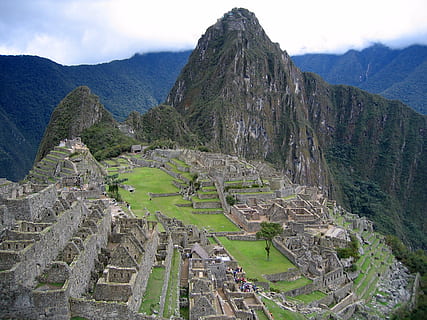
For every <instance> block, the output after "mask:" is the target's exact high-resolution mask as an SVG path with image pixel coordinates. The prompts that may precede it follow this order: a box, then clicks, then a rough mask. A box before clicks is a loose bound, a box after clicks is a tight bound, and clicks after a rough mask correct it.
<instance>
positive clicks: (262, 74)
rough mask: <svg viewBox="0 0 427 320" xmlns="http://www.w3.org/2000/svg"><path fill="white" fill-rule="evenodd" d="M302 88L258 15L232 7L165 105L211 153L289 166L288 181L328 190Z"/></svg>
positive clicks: (205, 38)
mask: <svg viewBox="0 0 427 320" xmlns="http://www.w3.org/2000/svg"><path fill="white" fill-rule="evenodd" d="M303 86H304V77H303V75H302V73H301V72H300V71H299V70H298V69H297V68H296V67H295V66H294V64H293V63H292V61H291V60H290V58H289V56H288V55H287V54H286V53H285V52H282V51H281V49H280V47H279V46H278V45H277V44H274V43H272V42H271V41H270V39H269V38H268V37H267V35H266V34H265V32H264V30H263V29H262V27H261V26H260V24H259V22H258V20H257V18H256V17H255V15H254V14H253V13H251V12H249V11H247V10H245V9H233V10H232V11H231V12H229V13H227V14H225V15H224V17H223V18H222V19H220V20H218V22H217V23H216V24H215V25H213V26H212V27H210V28H209V29H208V30H207V31H206V33H205V34H204V35H203V36H202V38H201V39H200V40H199V42H198V44H197V47H196V49H195V50H194V51H193V53H192V54H191V56H190V58H189V62H188V64H187V65H186V67H185V68H184V69H183V71H182V73H181V75H180V76H179V78H178V80H177V81H176V83H175V86H174V87H173V89H172V91H171V92H170V94H169V96H168V98H167V101H166V103H167V104H170V105H172V106H174V107H175V108H176V109H177V110H178V112H180V113H181V114H182V115H183V116H184V118H186V119H187V123H188V125H189V127H190V129H191V130H192V131H193V132H194V133H196V134H197V135H198V136H199V137H200V139H201V140H202V142H203V143H205V144H206V145H207V146H208V147H209V148H210V149H212V150H214V151H221V152H224V153H230V154H236V155H239V156H243V157H246V158H250V159H251V158H252V159H253V158H258V159H267V160H269V161H272V162H275V163H279V164H281V165H284V164H286V166H285V168H286V172H287V174H289V175H290V176H291V177H292V179H293V180H295V181H299V182H300V183H303V184H316V185H327V184H328V176H329V175H328V173H327V168H326V166H325V160H324V155H323V153H322V151H321V150H320V148H319V143H318V139H317V136H316V133H315V132H314V131H313V129H312V128H311V126H310V124H309V122H308V118H309V115H308V111H309V110H308V109H307V107H306V105H305V101H304V100H305V97H304V91H303Z"/></svg>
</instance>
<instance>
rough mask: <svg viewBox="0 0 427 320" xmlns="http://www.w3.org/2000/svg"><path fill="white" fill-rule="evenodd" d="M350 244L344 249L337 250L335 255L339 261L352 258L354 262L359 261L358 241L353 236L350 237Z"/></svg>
mask: <svg viewBox="0 0 427 320" xmlns="http://www.w3.org/2000/svg"><path fill="white" fill-rule="evenodd" d="M350 239H351V241H350V244H349V245H348V247H346V248H337V249H336V251H337V255H338V258H340V259H347V258H350V257H353V258H354V260H358V259H359V241H358V240H357V238H356V236H355V235H350Z"/></svg>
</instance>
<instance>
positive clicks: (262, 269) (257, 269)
mask: <svg viewBox="0 0 427 320" xmlns="http://www.w3.org/2000/svg"><path fill="white" fill-rule="evenodd" d="M218 239H219V240H220V242H221V244H222V245H223V246H224V247H225V248H226V249H227V250H228V251H229V252H230V253H231V255H232V256H233V257H234V258H235V259H236V260H237V261H238V262H239V265H240V266H242V267H243V270H244V271H245V273H246V277H247V278H248V279H260V280H261V279H262V280H261V281H267V280H266V279H264V277H262V274H273V273H279V272H285V271H286V270H288V269H289V268H295V266H294V265H293V264H292V263H291V262H290V261H289V260H288V258H286V257H285V256H284V255H282V254H281V253H280V252H279V251H278V250H277V249H276V248H275V247H272V248H271V251H270V260H267V259H266V258H265V254H264V252H265V248H264V241H262V240H260V241H243V240H229V239H227V238H226V237H219V238H218ZM309 283H311V280H309V279H307V278H304V277H301V278H299V279H297V280H295V281H278V282H275V283H272V284H271V286H272V287H273V288H276V289H278V290H279V291H289V290H292V289H295V288H300V287H302V286H304V285H307V284H309Z"/></svg>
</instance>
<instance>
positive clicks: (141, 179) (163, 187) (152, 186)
mask: <svg viewBox="0 0 427 320" xmlns="http://www.w3.org/2000/svg"><path fill="white" fill-rule="evenodd" d="M120 178H126V179H128V180H127V181H126V182H124V183H125V184H128V185H131V186H133V187H134V188H135V191H133V192H129V191H126V190H124V189H120V195H121V196H122V198H123V200H124V201H126V202H128V203H129V204H130V205H131V209H132V212H133V213H134V214H135V215H136V216H138V217H145V214H146V212H147V210H148V211H149V212H150V217H149V218H150V219H155V217H154V216H155V213H156V211H160V212H162V213H163V214H165V215H167V216H169V217H175V218H177V219H178V220H181V221H182V222H184V223H185V224H192V225H195V226H197V227H199V228H206V229H207V230H209V231H239V229H238V228H237V227H236V226H235V225H234V224H233V223H232V222H231V221H230V220H228V219H227V218H226V217H225V216H224V215H223V214H194V213H192V212H193V211H196V210H195V209H193V208H192V207H191V201H186V200H183V199H182V196H181V195H177V196H169V197H157V198H154V197H153V198H150V195H149V193H176V192H179V189H178V188H177V187H175V186H174V185H173V184H172V181H173V180H174V178H173V177H171V176H170V175H168V174H167V173H165V172H164V171H162V170H160V169H156V168H147V167H142V168H135V169H134V170H133V171H132V172H129V173H122V174H120ZM177 205H189V206H188V207H182V206H177Z"/></svg>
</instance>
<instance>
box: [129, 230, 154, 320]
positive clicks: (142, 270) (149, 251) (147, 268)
mask: <svg viewBox="0 0 427 320" xmlns="http://www.w3.org/2000/svg"><path fill="white" fill-rule="evenodd" d="M158 244H159V234H158V233H157V232H153V235H152V237H151V238H150V239H149V240H147V241H146V242H145V243H144V250H145V252H144V256H143V258H142V261H141V263H140V267H139V271H138V273H137V276H136V279H135V285H134V287H133V294H132V296H131V297H130V298H129V300H128V302H127V304H128V307H129V309H130V310H132V311H134V312H137V311H138V308H139V305H140V304H141V299H142V296H143V295H144V293H145V290H146V288H147V283H148V278H149V276H150V273H151V268H152V267H153V264H154V261H155V258H156V252H157V247H158Z"/></svg>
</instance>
